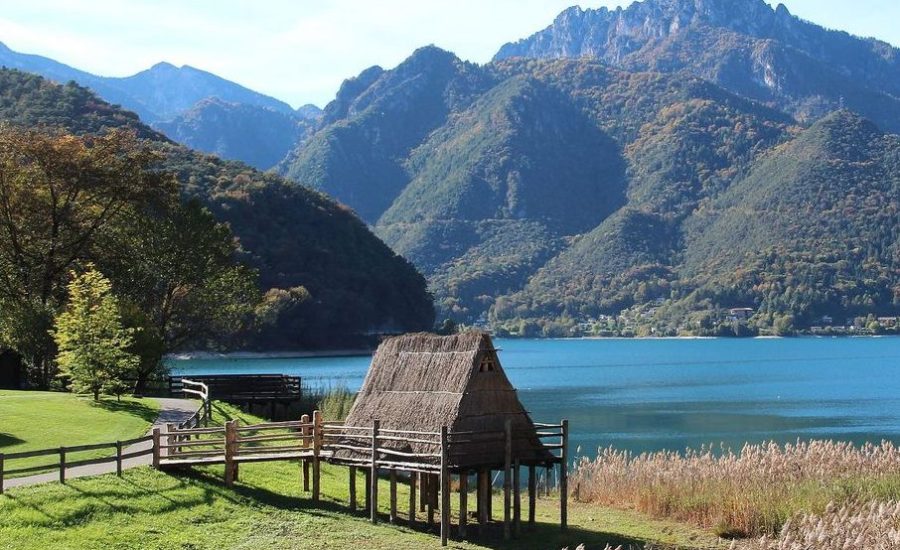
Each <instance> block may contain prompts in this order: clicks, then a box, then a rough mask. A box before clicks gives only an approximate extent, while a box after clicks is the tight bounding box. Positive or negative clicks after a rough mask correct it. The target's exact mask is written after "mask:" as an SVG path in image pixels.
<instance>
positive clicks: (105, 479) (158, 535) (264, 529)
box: [0, 406, 723, 550]
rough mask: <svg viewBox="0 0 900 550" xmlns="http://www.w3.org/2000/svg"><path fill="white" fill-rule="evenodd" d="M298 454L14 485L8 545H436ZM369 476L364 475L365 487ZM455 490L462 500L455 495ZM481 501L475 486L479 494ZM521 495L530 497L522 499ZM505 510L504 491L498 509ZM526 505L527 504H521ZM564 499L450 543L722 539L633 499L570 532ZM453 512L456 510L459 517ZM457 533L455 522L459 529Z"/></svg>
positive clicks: (583, 508)
mask: <svg viewBox="0 0 900 550" xmlns="http://www.w3.org/2000/svg"><path fill="white" fill-rule="evenodd" d="M216 412H217V414H218V415H221V414H223V413H224V414H227V415H229V416H234V417H238V418H239V419H243V421H247V422H251V421H254V418H253V417H250V416H249V415H246V414H241V413H238V412H237V411H235V410H234V409H231V408H230V407H222V406H218V407H216ZM299 474H300V468H299V466H298V464H296V463H288V462H272V463H264V464H244V465H242V466H241V470H240V481H239V482H238V483H237V484H236V486H235V487H234V489H228V488H226V487H225V486H224V484H223V483H222V467H208V468H197V469H195V470H193V471H185V472H181V473H178V474H175V475H170V474H166V473H162V472H156V471H154V470H151V469H149V468H137V469H134V470H129V471H126V472H125V475H124V477H123V478H122V479H117V478H116V477H115V476H111V475H107V476H98V477H94V478H84V479H75V480H71V481H70V482H69V483H68V484H67V485H65V486H64V485H59V484H47V485H43V486H36V487H28V488H19V489H13V490H10V491H8V492H7V494H6V495H4V496H0V548H2V549H6V548H16V549H23V550H25V549H30V548H33V549H40V550H46V549H47V548H67V549H68V548H72V549H79V548H98V549H99V548H102V549H104V550H111V549H118V548H122V549H126V548H135V547H140V548H148V549H153V548H158V549H163V548H165V549H170V548H182V549H192V550H194V549H204V548H210V549H213V548H244V549H250V548H266V549H270V548H315V549H317V548H369V549H383V550H388V549H390V550H394V549H404V548H410V549H412V548H434V547H438V546H439V539H438V537H437V530H436V527H432V528H427V527H425V526H424V525H423V523H421V520H422V519H424V515H423V514H418V519H419V520H420V523H419V524H418V525H417V527H416V528H409V527H407V526H406V525H405V524H404V523H405V522H403V521H401V522H400V524H399V525H390V524H388V523H387V521H386V519H387V518H386V514H387V507H386V506H387V504H388V498H387V495H388V491H387V487H388V486H387V482H386V481H384V480H382V482H381V486H380V489H379V495H380V497H381V498H380V499H379V508H380V509H381V512H382V513H383V514H384V516H383V521H382V522H381V523H379V524H378V525H372V524H371V523H370V522H369V521H368V519H367V517H366V516H365V514H364V513H363V512H359V513H356V514H353V513H350V512H349V510H348V508H347V505H346V499H347V494H348V489H347V469H346V468H342V467H333V466H326V467H324V468H323V471H322V495H323V500H322V501H321V502H320V503H319V504H318V505H315V504H313V503H312V502H311V501H310V498H309V494H307V493H304V492H303V491H302V486H301V479H300V475H299ZM362 480H363V478H362V476H359V477H358V483H359V490H358V494H359V495H360V499H361V498H362V495H363V494H364V491H363V485H362V483H363V481H362ZM399 493H400V494H399V502H400V504H401V506H400V510H401V517H402V515H403V510H405V508H406V506H404V504H405V503H406V502H408V499H407V495H408V493H407V492H406V485H405V484H401V486H400V491H399ZM455 496H456V495H454V499H453V500H454V504H453V509H454V511H455V510H456V505H457V504H458V501H457V499H456V498H455ZM469 500H470V502H473V503H474V497H473V496H470V499H469ZM523 504H524V503H523ZM523 507H524V506H523ZM501 510H502V505H501V499H500V496H499V495H496V496H495V501H494V515H495V517H497V516H498V515H499V514H500V511H501ZM523 511H524V510H523ZM557 521H558V500H556V499H553V498H550V499H540V500H539V501H538V509H537V522H538V525H537V527H536V529H535V530H534V531H529V530H528V529H527V527H525V526H523V535H522V537H521V538H519V539H518V540H513V541H511V542H504V541H503V539H502V531H501V527H500V524H496V525H492V526H491V528H490V530H489V532H488V533H486V534H485V536H484V537H483V538H478V537H476V536H475V531H476V529H474V526H472V528H470V533H471V535H470V537H469V540H468V541H460V540H452V541H451V547H452V548H461V549H474V548H504V549H505V548H510V549H512V548H524V549H547V548H551V549H552V548H563V547H565V546H569V547H571V548H574V547H575V546H577V545H578V544H579V543H585V544H586V545H587V546H588V548H597V547H599V548H603V546H604V544H605V543H607V542H609V543H612V544H614V545H615V544H634V545H643V544H644V543H646V542H655V543H662V544H663V545H665V546H671V547H681V548H712V547H723V545H722V543H721V542H720V541H719V540H718V539H717V538H716V537H714V536H713V535H712V534H710V533H708V532H704V531H700V530H697V529H693V528H690V527H687V526H684V525H681V524H678V523H674V522H668V521H657V520H652V519H648V518H647V517H645V516H643V515H641V514H638V513H634V512H627V511H618V510H610V509H604V508H599V507H595V506H592V505H583V504H572V505H571V507H570V529H569V531H568V533H566V534H562V533H561V532H560V530H559V527H558V524H557ZM454 523H455V521H454ZM453 534H454V536H455V535H456V530H455V528H454V530H453Z"/></svg>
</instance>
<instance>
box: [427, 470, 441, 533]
mask: <svg viewBox="0 0 900 550" xmlns="http://www.w3.org/2000/svg"><path fill="white" fill-rule="evenodd" d="M426 477H427V478H428V491H427V493H428V495H426V497H425V514H426V518H427V521H428V525H429V526H431V525H434V500H435V498H434V496H435V495H434V494H435V493H436V492H437V489H438V488H437V484H436V483H435V482H434V474H427V475H426Z"/></svg>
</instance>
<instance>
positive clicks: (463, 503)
mask: <svg viewBox="0 0 900 550" xmlns="http://www.w3.org/2000/svg"><path fill="white" fill-rule="evenodd" d="M468 500H469V472H467V471H465V470H462V471H460V472H459V536H460V538H465V536H466V524H467V523H468V521H469V518H468V514H469V502H468Z"/></svg>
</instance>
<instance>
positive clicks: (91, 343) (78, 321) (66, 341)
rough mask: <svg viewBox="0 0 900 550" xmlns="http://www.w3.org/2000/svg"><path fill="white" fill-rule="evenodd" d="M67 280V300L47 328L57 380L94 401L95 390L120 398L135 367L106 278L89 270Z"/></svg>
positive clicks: (127, 334)
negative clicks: (53, 345)
mask: <svg viewBox="0 0 900 550" xmlns="http://www.w3.org/2000/svg"><path fill="white" fill-rule="evenodd" d="M72 276H73V278H72V282H71V283H70V284H69V285H68V291H69V302H68V304H67V305H66V308H65V309H64V310H63V311H62V312H61V313H60V314H59V315H58V316H57V317H56V327H55V329H54V330H53V338H54V340H55V341H56V345H57V347H58V348H59V354H58V355H57V357H56V362H57V364H58V365H59V376H60V377H65V378H68V379H69V380H70V381H71V383H72V389H74V390H75V391H76V392H79V393H92V394H93V395H94V400H95V401H97V400H99V399H100V393H101V392H106V393H113V394H115V395H117V396H120V395H121V394H122V393H123V392H124V391H125V390H126V388H127V379H128V378H129V377H130V376H131V375H132V374H133V372H134V369H135V368H137V366H138V364H139V359H138V357H137V356H136V355H134V354H133V353H132V352H131V351H129V349H130V348H131V346H132V344H133V343H134V340H133V338H132V333H133V331H131V330H128V329H126V328H125V327H124V325H123V323H122V316H121V314H120V312H119V302H118V300H117V299H116V297H115V296H114V295H113V293H112V284H111V283H110V282H109V279H107V278H106V277H104V276H103V274H102V273H100V272H99V271H97V270H96V269H95V268H94V267H93V266H90V267H89V268H88V271H86V272H85V273H83V274H81V275H76V274H74V273H73V274H72Z"/></svg>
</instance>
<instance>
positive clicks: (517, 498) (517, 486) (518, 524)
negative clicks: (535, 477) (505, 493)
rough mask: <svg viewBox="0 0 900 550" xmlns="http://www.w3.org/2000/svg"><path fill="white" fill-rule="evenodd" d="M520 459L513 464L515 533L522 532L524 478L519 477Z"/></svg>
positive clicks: (516, 534)
mask: <svg viewBox="0 0 900 550" xmlns="http://www.w3.org/2000/svg"><path fill="white" fill-rule="evenodd" d="M519 466H520V465H519V460H518V459H516V461H515V463H514V464H513V478H512V483H513V534H514V535H515V536H516V537H518V536H519V535H520V534H521V533H522V480H520V479H519V470H520V468H519Z"/></svg>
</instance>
